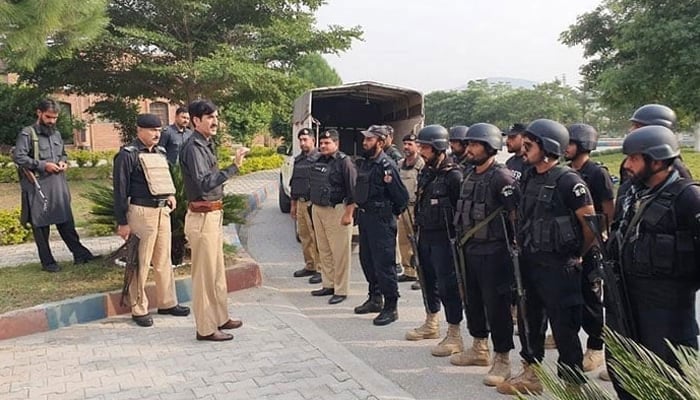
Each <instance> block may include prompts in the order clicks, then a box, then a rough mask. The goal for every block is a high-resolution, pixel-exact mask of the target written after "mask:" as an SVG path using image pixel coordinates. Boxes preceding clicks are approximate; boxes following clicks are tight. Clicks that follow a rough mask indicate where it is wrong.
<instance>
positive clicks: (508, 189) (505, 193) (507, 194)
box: [501, 185, 515, 197]
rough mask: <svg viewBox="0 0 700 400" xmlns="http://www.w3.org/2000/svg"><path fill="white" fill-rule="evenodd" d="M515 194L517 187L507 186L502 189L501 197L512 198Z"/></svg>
mask: <svg viewBox="0 0 700 400" xmlns="http://www.w3.org/2000/svg"><path fill="white" fill-rule="evenodd" d="M514 192H515V187H513V185H505V186H503V188H501V195H502V196H503V197H510V196H512V195H513V193H514Z"/></svg>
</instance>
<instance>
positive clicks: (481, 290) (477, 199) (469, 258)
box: [450, 123, 520, 386]
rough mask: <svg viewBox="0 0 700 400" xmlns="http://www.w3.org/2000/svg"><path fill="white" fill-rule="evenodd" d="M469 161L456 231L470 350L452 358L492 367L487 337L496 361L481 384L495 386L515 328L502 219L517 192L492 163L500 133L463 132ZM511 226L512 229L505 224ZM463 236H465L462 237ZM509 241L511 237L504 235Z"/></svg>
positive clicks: (512, 209)
mask: <svg viewBox="0 0 700 400" xmlns="http://www.w3.org/2000/svg"><path fill="white" fill-rule="evenodd" d="M466 140H467V161H468V162H469V163H470V164H471V165H473V166H474V169H473V170H472V171H470V172H468V173H467V174H466V176H465V177H464V181H463V182H462V190H461V194H460V197H459V201H458V202H457V211H456V215H455V226H457V227H458V232H460V235H459V236H458V237H461V239H460V240H467V242H466V243H465V245H464V247H462V248H461V249H460V251H463V254H464V260H465V265H466V277H464V279H463V280H462V281H463V282H464V283H465V286H466V290H465V293H466V294H467V304H468V306H467V310H466V314H467V326H468V328H469V334H470V335H471V336H472V338H473V343H472V347H471V348H469V349H467V350H466V351H464V352H462V353H459V354H455V355H453V356H452V357H451V358H450V362H451V363H452V364H455V365H463V366H467V365H481V366H487V365H489V364H490V363H491V357H490V353H489V344H488V336H489V331H490V332H491V340H492V341H493V349H494V352H495V353H496V354H495V357H494V359H493V366H492V367H491V370H490V371H489V372H488V374H487V375H486V376H485V377H484V384H485V385H488V386H496V385H498V384H499V383H501V382H503V381H504V380H506V379H508V378H510V351H511V350H512V349H513V348H514V347H515V346H514V345H513V323H512V320H511V314H510V305H511V302H512V298H511V286H512V284H513V265H512V262H511V259H510V256H509V253H508V246H507V244H506V235H505V233H504V230H503V227H504V221H503V219H502V218H503V214H506V215H508V216H507V217H506V218H510V220H511V221H512V220H514V219H515V214H516V210H517V207H518V202H519V201H520V191H519V189H518V186H517V182H515V179H514V178H513V176H512V174H511V173H510V170H508V169H507V168H506V167H505V166H504V165H503V164H499V163H498V162H496V153H497V152H498V150H500V149H501V147H502V138H501V131H500V129H498V127H496V126H494V125H491V124H485V123H478V124H474V125H472V126H470V127H469V131H468V132H467V137H466ZM508 226H510V223H509V224H508ZM463 235H468V237H464V236H463ZM508 237H512V233H508Z"/></svg>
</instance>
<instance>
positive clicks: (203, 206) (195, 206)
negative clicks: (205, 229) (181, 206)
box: [187, 200, 224, 213]
mask: <svg viewBox="0 0 700 400" xmlns="http://www.w3.org/2000/svg"><path fill="white" fill-rule="evenodd" d="M187 208H188V209H189V210H190V211H192V212H198V213H207V212H211V211H218V210H223V209H224V202H223V201H221V200H213V201H208V200H199V201H190V202H189V204H187Z"/></svg>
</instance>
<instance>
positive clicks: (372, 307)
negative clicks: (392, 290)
mask: <svg viewBox="0 0 700 400" xmlns="http://www.w3.org/2000/svg"><path fill="white" fill-rule="evenodd" d="M382 307H384V298H383V297H382V295H381V294H373V295H371V296H369V297H368V298H367V300H365V302H364V303H362V304H361V305H359V306H357V307H355V314H369V313H375V312H380V311H382Z"/></svg>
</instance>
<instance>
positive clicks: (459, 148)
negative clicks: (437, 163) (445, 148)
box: [449, 125, 469, 170]
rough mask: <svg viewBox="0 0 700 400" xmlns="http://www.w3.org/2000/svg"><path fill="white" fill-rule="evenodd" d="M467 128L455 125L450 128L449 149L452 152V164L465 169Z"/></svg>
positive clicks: (466, 163)
mask: <svg viewBox="0 0 700 400" xmlns="http://www.w3.org/2000/svg"><path fill="white" fill-rule="evenodd" d="M468 130H469V127H467V126H464V125H457V126H453V127H452V128H450V132H449V134H450V149H451V150H452V162H454V163H455V164H457V165H459V166H460V168H462V170H464V169H466V168H467V166H468V165H469V163H468V162H467V139H466V137H467V131H468Z"/></svg>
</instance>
